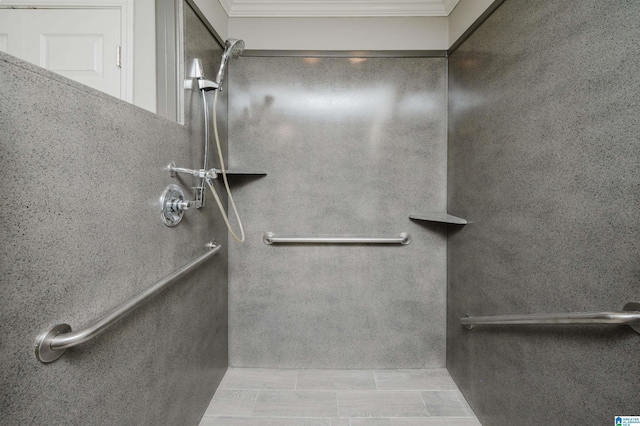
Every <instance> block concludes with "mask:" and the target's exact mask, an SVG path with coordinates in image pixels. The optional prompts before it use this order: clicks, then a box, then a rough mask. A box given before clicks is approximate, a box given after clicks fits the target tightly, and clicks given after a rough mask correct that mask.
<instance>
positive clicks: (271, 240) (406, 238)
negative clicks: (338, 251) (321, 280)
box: [262, 232, 411, 246]
mask: <svg viewBox="0 0 640 426" xmlns="http://www.w3.org/2000/svg"><path fill="white" fill-rule="evenodd" d="M262 241H264V243H265V244H269V245H271V244H402V245H403V246H406V245H407V244H409V243H410V242H411V236H410V235H409V234H407V233H404V232H403V233H402V234H400V236H399V237H392V238H385V237H276V236H275V235H274V234H273V232H267V233H266V234H264V236H263V237H262Z"/></svg>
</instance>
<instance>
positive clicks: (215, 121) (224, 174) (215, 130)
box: [202, 90, 245, 243]
mask: <svg viewBox="0 0 640 426" xmlns="http://www.w3.org/2000/svg"><path fill="white" fill-rule="evenodd" d="M215 92H216V93H215V95H214V97H213V135H214V137H215V139H216V147H217V148H218V158H220V171H222V180H223V181H224V187H225V189H226V190H227V194H229V202H230V203H231V207H232V208H233V212H234V214H235V216H236V220H237V221H238V227H239V228H240V237H238V235H237V234H236V233H235V232H233V229H231V224H230V223H229V217H228V216H227V213H226V212H225V211H224V207H223V206H222V202H221V201H220V197H219V196H218V193H217V192H216V190H215V188H214V187H213V182H211V179H210V178H207V179H206V181H207V185H208V186H209V189H211V193H212V194H213V198H214V199H215V200H216V204H218V208H219V209H220V213H221V214H222V218H223V219H224V223H225V224H226V225H227V229H229V232H230V233H231V235H232V236H233V238H235V240H236V241H238V242H239V243H242V242H244V238H245V236H244V228H243V227H242V222H241V221H240V216H239V215H238V209H237V208H236V203H235V202H234V201H233V195H231V190H230V189H229V182H228V181H227V171H226V170H225V167H224V158H223V157H222V148H221V147H220V137H219V136H218V119H217V114H216V107H217V105H218V90H216V91H215ZM202 96H203V97H204V91H203V92H202ZM208 115H209V114H208V111H207V101H206V99H205V100H204V122H205V144H206V146H208V145H209V132H208V131H207V127H208V125H209V117H208ZM205 155H207V154H206V153H205ZM205 161H206V160H205Z"/></svg>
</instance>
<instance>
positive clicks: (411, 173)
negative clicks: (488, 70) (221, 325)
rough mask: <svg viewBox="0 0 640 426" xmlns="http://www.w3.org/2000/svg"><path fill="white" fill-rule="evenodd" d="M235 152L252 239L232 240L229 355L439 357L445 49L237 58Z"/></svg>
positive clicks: (331, 364)
mask: <svg viewBox="0 0 640 426" xmlns="http://www.w3.org/2000/svg"><path fill="white" fill-rule="evenodd" d="M231 71H232V72H231V80H230V84H231V89H230V100H229V108H230V109H229V126H230V139H229V145H230V147H229V161H230V165H231V166H235V167H244V168H255V169H262V170H265V171H267V172H268V173H269V174H268V176H266V177H264V178H260V179H244V180H242V181H237V182H236V184H235V186H234V189H235V193H234V196H235V198H236V201H237V204H238V206H239V208H240V214H241V217H242V219H243V220H244V225H245V229H246V231H247V241H246V242H245V243H244V244H243V245H241V246H240V245H237V244H235V243H234V242H233V241H230V247H229V259H230V261H229V292H230V293H229V297H230V299H229V329H230V331H229V333H230V334H229V339H230V340H229V345H230V346H229V353H230V355H229V356H230V365H233V366H238V367H280V368H397V367H409V368H411V367H413V368H417V367H442V366H444V362H445V356H444V350H445V286H446V283H445V269H446V266H445V262H446V261H445V254H446V253H445V252H446V230H445V228H444V227H443V226H442V225H435V226H424V225H422V224H419V223H414V222H411V221H410V220H409V219H408V215H409V214H410V213H413V212H420V211H427V210H441V211H444V208H445V203H446V107H445V105H446V60H445V59H367V60H364V61H350V60H349V59H346V58H344V59H335V58H333V59H332V58H323V59H313V58H311V59H310V58H306V59H305V58H255V57H248V58H240V60H239V61H238V62H234V63H233V68H232V70H231ZM267 231H271V232H274V233H275V234H277V235H312V236H313V235H323V234H324V235H327V234H328V235H342V234H355V235H368V236H397V235H399V234H400V233H401V232H409V233H410V234H411V235H412V237H413V242H412V243H411V244H410V245H408V246H336V245H328V246H317V245H316V246H314V245H306V246H301V245H289V246H283V245H273V246H268V245H265V244H264V243H263V242H262V236H263V234H264V233H265V232H267Z"/></svg>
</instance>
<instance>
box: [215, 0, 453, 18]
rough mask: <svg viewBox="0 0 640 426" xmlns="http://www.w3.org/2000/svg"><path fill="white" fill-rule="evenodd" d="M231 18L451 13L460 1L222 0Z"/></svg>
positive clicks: (442, 14)
mask: <svg viewBox="0 0 640 426" xmlns="http://www.w3.org/2000/svg"><path fill="white" fill-rule="evenodd" d="M219 1H220V4H221V5H222V7H223V8H224V10H225V11H226V12H227V14H228V15H229V17H231V18H276V17H295V18H320V17H384V16H448V15H449V13H451V11H452V10H453V8H454V7H455V6H456V5H457V4H458V2H459V1H460V0H400V1H398V0H219Z"/></svg>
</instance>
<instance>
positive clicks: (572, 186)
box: [447, 0, 640, 425]
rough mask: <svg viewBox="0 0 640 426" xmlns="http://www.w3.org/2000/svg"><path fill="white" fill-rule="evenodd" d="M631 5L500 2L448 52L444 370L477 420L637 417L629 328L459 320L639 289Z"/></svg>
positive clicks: (638, 107) (628, 295) (638, 65)
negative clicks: (473, 324)
mask: <svg viewBox="0 0 640 426" xmlns="http://www.w3.org/2000/svg"><path fill="white" fill-rule="evenodd" d="M638 16H640V3H638V2H635V1H617V2H600V1H597V0H588V1H583V2H580V4H579V5H576V3H575V2H570V1H557V2H550V1H544V0H535V1H534V0H527V1H524V0H507V1H506V2H505V3H504V4H503V5H502V6H500V7H499V8H498V9H497V11H496V12H495V13H494V14H493V15H492V16H491V17H490V18H489V19H488V20H487V21H486V22H485V23H484V24H483V25H482V26H481V27H480V28H479V29H478V30H477V31H476V32H475V33H474V34H473V35H472V36H471V38H469V39H468V40H467V41H466V42H465V43H464V44H463V45H462V47H461V48H460V49H459V50H458V51H456V52H455V53H454V54H453V55H452V56H451V58H450V62H449V65H450V67H449V88H450V104H449V160H448V162H449V189H448V203H449V211H450V212H451V213H452V214H456V215H459V216H462V217H465V218H467V219H469V220H470V221H471V222H472V223H471V224H470V225H467V226H465V227H464V228H463V229H461V230H459V231H457V232H452V233H451V234H450V236H449V241H448V242H449V245H448V274H449V275H448V276H449V279H448V317H447V320H448V329H447V331H448V333H447V367H448V368H449V371H450V372H451V374H452V376H453V378H454V379H455V380H456V382H457V383H458V385H459V386H460V388H461V390H462V392H463V393H464V394H465V396H466V397H467V399H468V400H469V402H470V404H471V406H472V407H473V409H474V411H475V413H476V414H477V415H478V417H479V419H480V421H481V422H482V423H483V424H485V425H508V424H515V423H517V424H523V425H541V424H560V423H564V424H594V425H595V424H613V419H614V416H615V415H620V414H628V415H633V414H638V411H639V410H638V407H640V392H639V391H638V390H639V387H638V381H637V377H638V376H639V375H640V363H638V360H637V356H636V355H635V354H637V353H638V351H639V350H640V336H638V335H637V334H635V333H634V332H633V331H632V330H631V329H629V328H627V327H609V326H591V327H587V326H573V327H561V326H557V327H504V328H488V327H487V328H477V329H475V330H473V331H471V332H469V331H466V330H465V329H463V328H462V327H461V326H460V324H459V319H460V317H461V316H463V315H464V314H465V313H466V312H471V313H472V314H476V315H496V314H518V313H544V312H570V311H602V310H620V309H621V308H622V306H623V305H624V304H625V303H626V302H627V301H632V300H636V301H637V300H638V299H639V298H640V293H639V291H638V289H639V288H640V286H639V283H640V269H639V268H638V259H639V257H640V245H639V244H638V241H640V223H639V222H638V215H637V212H638V211H639V209H640V191H639V189H640V185H639V184H640V167H638V160H639V159H640V131H639V130H638V129H640V113H639V111H640V73H639V72H638V70H639V69H640V60H639V59H638V58H640V27H639V26H638Z"/></svg>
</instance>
